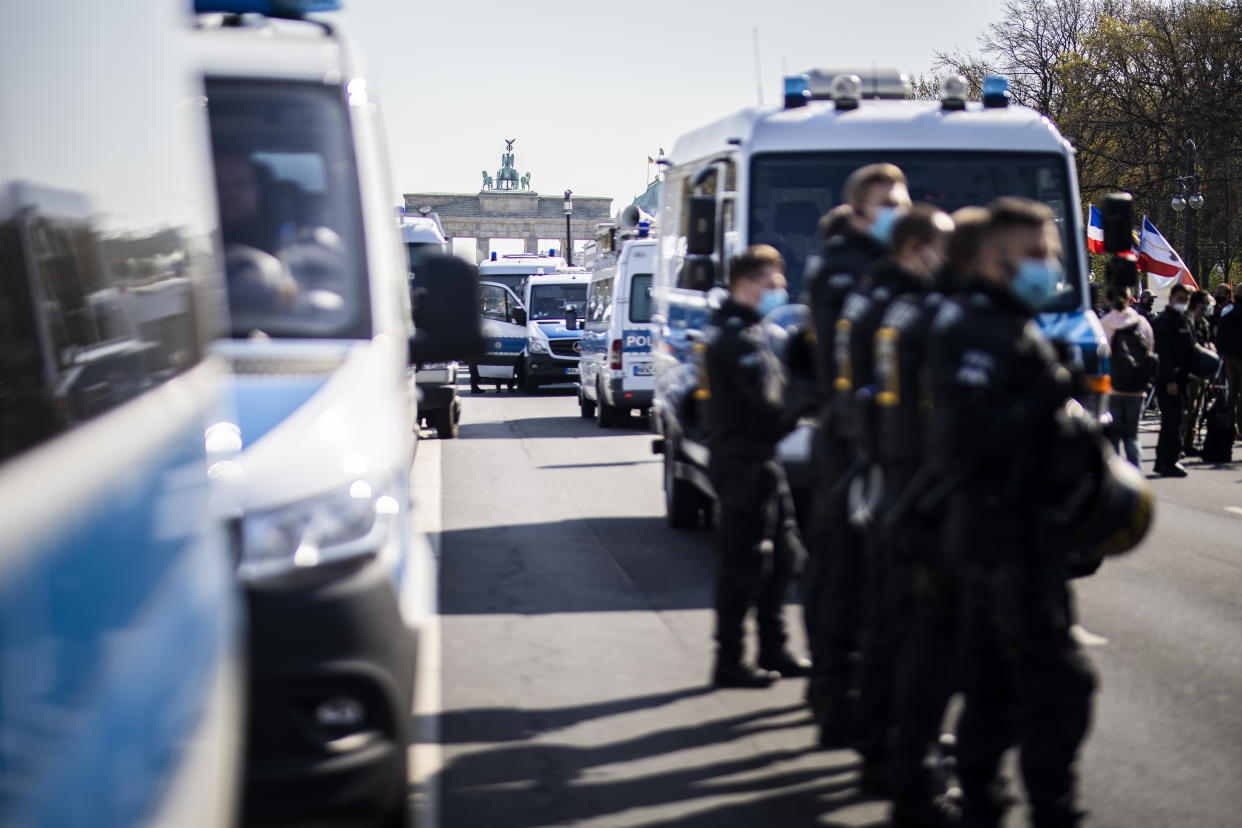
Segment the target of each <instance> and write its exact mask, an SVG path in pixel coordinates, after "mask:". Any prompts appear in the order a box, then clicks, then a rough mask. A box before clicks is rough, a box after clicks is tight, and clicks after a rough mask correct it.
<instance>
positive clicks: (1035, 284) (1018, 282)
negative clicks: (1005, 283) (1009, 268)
mask: <svg viewBox="0 0 1242 828" xmlns="http://www.w3.org/2000/svg"><path fill="white" fill-rule="evenodd" d="M1060 281H1061V265H1060V264H1058V263H1057V261H1056V260H1055V259H1023V260H1022V263H1021V264H1019V265H1018V272H1017V274H1015V275H1014V277H1013V279H1012V280H1011V281H1010V282H1009V290H1010V292H1012V293H1013V295H1014V296H1016V297H1017V298H1018V300H1019V301H1020V302H1022V303H1023V304H1025V305H1027V306H1028V307H1029V308H1031V310H1035V311H1038V310H1041V309H1043V307H1044V306H1045V305H1047V304H1048V300H1049V299H1051V298H1052V297H1053V296H1055V295H1056V292H1057V285H1058V284H1059V283H1060Z"/></svg>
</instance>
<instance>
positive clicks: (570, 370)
mask: <svg viewBox="0 0 1242 828" xmlns="http://www.w3.org/2000/svg"><path fill="white" fill-rule="evenodd" d="M565 373H566V374H570V375H571V376H577V374H578V366H577V365H574V366H573V367H571V368H566V369H565Z"/></svg>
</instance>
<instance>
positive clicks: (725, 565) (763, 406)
mask: <svg viewBox="0 0 1242 828" xmlns="http://www.w3.org/2000/svg"><path fill="white" fill-rule="evenodd" d="M784 271H785V262H784V260H783V259H782V258H781V255H780V253H778V252H777V250H776V249H775V248H773V247H770V246H768V245H756V246H754V247H751V248H748V249H747V250H746V251H744V252H743V253H742V254H741V255H739V256H737V257H735V258H734V259H733V261H732V262H731V263H730V276H729V298H728V299H726V300H725V301H724V303H723V304H722V305H721V306H720V308H719V309H718V310H717V311H716V312H715V313H714V314H713V316H712V319H711V324H710V326H709V327H708V329H707V333H706V347H705V350H704V354H703V369H704V371H703V377H702V382H701V387H702V390H704V391H706V392H707V393H708V394H709V397H708V403H707V423H708V438H707V445H708V448H709V450H710V459H709V461H708V469H707V471H708V476H709V477H710V479H711V483H712V487H713V488H714V489H715V491H716V496H717V499H718V501H719V517H718V519H717V521H716V536H717V549H718V552H719V558H718V563H717V567H718V569H717V577H716V596H715V606H716V644H717V650H716V664H715V669H714V670H713V672H712V683H713V684H714V685H715V686H717V687H766V686H768V685H769V684H771V683H772V682H773V681H774V680H775V679H776V678H778V677H781V676H797V675H806V674H807V673H808V672H809V670H810V666H811V663H810V661H809V660H807V659H805V658H801V657H798V656H795V655H793V654H792V653H790V652H789V650H788V649H787V647H786V635H785V623H784V618H783V612H784V603H785V594H786V591H787V588H788V586H789V582H790V579H791V577H792V575H793V573H794V571H795V569H796V568H797V567H798V566H799V565H800V563H801V561H802V559H804V558H805V555H806V553H805V550H804V549H803V547H802V539H801V536H800V535H799V533H798V525H797V521H796V518H795V515H794V508H793V497H792V495H791V494H790V491H789V484H788V482H787V481H786V479H785V472H784V469H783V468H782V467H781V465H780V463H779V462H777V461H776V459H775V451H776V444H777V442H779V440H780V439H781V438H782V437H783V436H785V434H787V433H788V432H789V431H791V430H792V429H793V427H794V425H795V424H796V423H797V418H798V414H799V413H800V412H799V410H798V408H797V407H796V406H793V405H791V404H790V400H789V392H788V388H789V379H788V376H787V374H786V372H785V368H784V366H783V365H782V364H781V362H780V360H779V359H778V358H777V356H776V354H775V353H773V351H772V347H771V345H770V344H769V343H768V340H767V338H766V337H765V336H764V333H763V331H762V328H761V325H760V321H761V319H762V318H763V315H764V314H766V313H767V312H768V311H770V310H772V309H774V308H776V307H779V306H781V305H784V304H786V303H787V302H788V294H787V292H786V290H785V273H784ZM752 605H753V606H754V608H755V620H756V626H757V627H758V630H759V658H758V667H756V666H754V665H752V664H750V663H748V662H745V661H743V658H742V656H743V652H742V651H743V646H742V626H743V622H744V621H745V618H746V615H747V613H748V612H749V610H750V607H751V606H752Z"/></svg>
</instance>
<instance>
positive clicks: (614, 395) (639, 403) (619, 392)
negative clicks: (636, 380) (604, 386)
mask: <svg viewBox="0 0 1242 828" xmlns="http://www.w3.org/2000/svg"><path fill="white" fill-rule="evenodd" d="M654 393H655V392H654V391H652V390H651V389H650V388H648V389H645V390H640V391H635V390H633V389H630V390H626V388H625V384H624V380H623V379H622V378H621V377H613V378H612V379H610V380H609V381H608V396H609V398H610V399H609V400H608V404H609V405H611V406H613V407H614V408H651V399H652V396H653V395H654ZM627 395H628V396H627Z"/></svg>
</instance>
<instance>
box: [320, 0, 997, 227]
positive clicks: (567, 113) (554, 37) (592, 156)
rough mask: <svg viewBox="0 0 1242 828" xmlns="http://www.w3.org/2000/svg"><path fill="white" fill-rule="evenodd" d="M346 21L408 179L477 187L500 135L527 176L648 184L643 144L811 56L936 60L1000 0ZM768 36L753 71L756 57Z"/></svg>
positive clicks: (560, 184)
mask: <svg viewBox="0 0 1242 828" xmlns="http://www.w3.org/2000/svg"><path fill="white" fill-rule="evenodd" d="M342 3H343V6H344V8H343V10H342V11H340V12H337V13H333V14H331V15H325V17H326V18H329V19H333V20H335V21H336V22H338V23H339V24H340V30H341V33H342V35H343V36H344V37H345V38H346V40H347V42H348V43H349V45H350V48H351V49H352V51H353V52H354V54H355V56H356V58H358V59H359V61H360V62H361V64H362V67H363V70H364V72H365V73H366V75H367V84H368V89H369V90H370V91H372V92H373V93H374V94H375V95H376V96H377V97H378V99H379V102H380V106H381V109H382V112H383V117H384V120H385V128H386V130H387V133H388V151H389V160H390V165H391V167H392V173H393V176H394V178H395V185H396V187H397V188H398V190H399V191H400V192H476V191H478V189H479V188H480V187H481V186H482V175H481V171H482V170H487V171H488V172H489V173H490V174H491V175H495V173H496V170H497V169H498V168H499V167H500V156H501V153H502V152H503V151H504V139H506V138H516V139H517V143H516V144H515V145H514V154H515V156H516V162H517V164H516V165H517V167H518V169H519V170H520V171H521V172H522V173H526V172H530V173H531V186H532V188H533V189H535V190H537V191H539V192H541V193H556V194H559V193H561V192H563V191H564V190H565V189H572V190H573V191H574V192H575V193H577V194H580V195H602V196H610V197H612V198H613V199H615V200H614V202H613V205H612V206H613V212H614V213H615V212H616V211H618V210H620V209H621V208H622V207H624V206H625V205H626V204H628V203H629V202H630V200H631V199H632V198H633V197H634V196H635V195H637V194H639V193H640V192H642V190H643V189H644V188H645V186H646V183H647V175H648V165H647V158H648V156H655V155H656V154H657V153H658V151H659V150H660V148H661V147H663V148H664V149H665V150H666V151H667V152H668V153H670V154H671V153H672V152H673V144H674V142H675V141H676V139H677V137H678V136H679V135H681V134H683V133H685V132H688V131H689V130H691V129H695V128H697V127H699V126H702V125H703V124H706V123H708V122H710V121H713V120H715V119H717V118H720V117H723V116H724V115H727V114H729V113H731V112H734V111H737V110H739V109H742V108H744V107H747V106H752V105H754V104H756V103H757V102H758V98H759V95H760V94H762V96H763V102H764V103H765V104H769V105H771V104H777V103H779V101H780V95H781V93H782V89H783V86H782V77H783V74H785V73H788V74H794V73H798V72H802V71H805V70H806V69H809V68H811V67H814V66H831V67H850V66H854V67H857V66H864V67H866V66H872V65H876V66H894V67H896V68H898V69H902V70H904V71H907V72H912V73H923V72H927V71H928V70H929V69H930V67H931V63H932V59H933V56H934V53H935V52H936V51H954V50H966V51H973V50H975V48H976V40H977V37H978V35H979V33H980V32H981V31H983V29H984V28H985V27H986V26H987V25H988V24H989V23H991V22H993V21H994V20H996V19H997V18H998V17H999V15H1000V12H1001V9H1002V6H1003V0H956V2H952V3H928V2H925V0H891V1H889V2H885V1H884V0H870V2H852V3H842V2H835V0H751V1H750V2H742V1H741V0H697V1H696V0H664V2H662V3H648V4H638V3H624V4H622V3H617V4H605V3H599V2H594V0H525V2H498V0H454V2H438V3H429V2H422V0H342ZM756 30H757V32H758V45H759V67H758V69H759V71H758V75H757V74H756V65H755V45H754V44H755V34H754V32H755V31H756Z"/></svg>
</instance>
